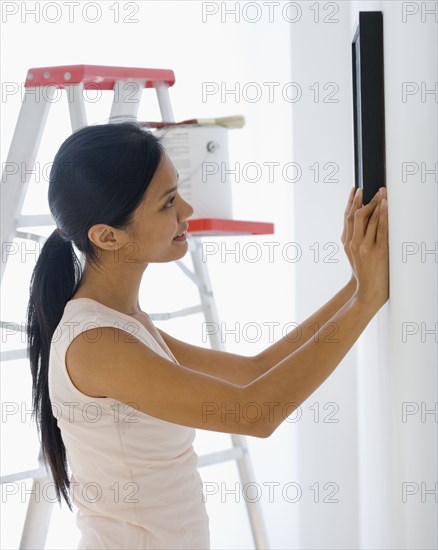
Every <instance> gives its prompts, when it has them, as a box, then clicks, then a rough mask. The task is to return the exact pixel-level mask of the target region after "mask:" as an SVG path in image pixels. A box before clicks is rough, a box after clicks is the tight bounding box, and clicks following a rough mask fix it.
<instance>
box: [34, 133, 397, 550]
mask: <svg viewBox="0 0 438 550" xmlns="http://www.w3.org/2000/svg"><path fill="white" fill-rule="evenodd" d="M177 179H178V175H177V173H176V171H175V168H174V166H173V164H172V162H171V161H170V159H169V157H168V156H167V155H166V153H165V152H164V149H163V147H162V144H161V142H160V140H159V139H158V138H157V137H156V136H154V135H153V134H152V133H150V132H148V131H145V130H144V129H142V128H141V127H140V126H139V125H137V124H136V123H122V124H106V125H96V126H89V127H85V128H83V129H81V130H79V131H77V132H75V133H74V134H72V135H71V136H70V137H69V138H68V139H67V140H65V141H64V143H63V144H62V145H61V147H60V149H59V151H58V153H57V154H56V157H55V160H54V164H53V168H52V171H51V175H50V184H49V195H48V198H49V205H50V210H51V212H52V215H53V217H54V219H55V220H56V222H57V224H58V228H57V229H56V230H55V231H54V232H53V233H52V235H50V236H49V238H48V239H47V241H46V243H45V244H44V247H43V248H42V250H41V254H40V256H39V258H38V261H37V263H36V266H35V269H34V272H33V275H32V279H31V288H30V300H29V305H28V341H29V358H30V364H31V370H32V377H33V406H34V414H35V415H36V417H37V422H38V427H39V429H40V433H41V442H42V448H43V452H44V455H45V457H46V460H47V463H48V464H49V466H50V470H51V473H52V476H53V480H54V484H55V488H56V493H57V498H58V500H61V496H62V497H63V498H64V499H65V501H66V502H67V504H68V505H69V507H70V509H72V508H71V500H70V498H71V499H72V501H73V502H74V503H75V504H76V506H77V507H78V514H77V525H78V526H79V528H80V530H81V533H82V538H81V541H80V543H79V548H130V549H132V548H209V530H208V515H207V513H206V510H205V505H204V501H203V498H202V496H203V495H202V482H201V478H200V476H199V473H198V471H197V469H196V464H197V456H196V453H195V452H194V449H193V445H192V442H193V439H194V435H195V428H202V429H206V430H213V431H218V432H226V433H235V434H245V435H252V436H255V437H263V438H265V437H269V436H270V435H271V434H272V433H273V432H274V430H275V429H276V428H277V427H278V426H279V425H280V424H281V422H283V421H284V420H285V417H284V416H283V415H282V411H283V405H284V404H290V403H291V402H293V403H295V404H296V406H297V407H298V406H299V405H300V404H301V403H303V402H304V401H305V400H306V399H307V398H308V397H309V396H310V395H311V394H312V393H313V392H314V391H315V390H316V389H317V388H318V387H319V386H320V384H322V382H324V380H325V379H326V378H327V377H328V376H329V375H330V373H331V372H332V371H333V370H334V369H335V368H336V366H337V365H338V364H339V363H340V361H341V360H342V359H343V357H344V356H345V355H346V353H347V352H348V350H349V349H350V348H351V347H352V346H353V344H354V343H355V341H356V340H357V338H358V337H359V335H360V334H361V333H362V331H363V330H364V329H365V327H366V326H367V324H368V323H369V321H370V320H371V319H372V318H373V316H374V315H375V314H376V312H377V311H378V310H379V309H380V308H381V307H382V305H383V304H384V303H385V302H386V301H387V299H388V235H387V231H388V230H387V224H388V222H387V205H386V200H381V198H382V197H384V196H386V195H385V190H384V189H383V194H382V195H378V196H376V197H374V199H373V201H372V202H370V203H369V204H368V205H366V206H362V197H361V193H360V192H359V193H356V194H355V195H354V197H353V190H354V189H352V191H351V193H350V197H349V200H348V205H347V208H346V211H345V219H344V230H343V234H342V237H341V240H342V243H343V245H344V250H345V252H346V254H347V256H348V258H349V261H350V263H351V266H352V276H351V280H350V281H349V283H348V284H347V285H345V286H344V287H343V288H342V289H341V290H340V291H339V292H338V293H337V294H336V295H335V296H334V297H333V298H332V299H331V300H330V301H329V302H327V304H325V305H324V306H323V307H322V308H321V309H320V310H319V311H318V312H316V313H315V314H314V315H313V316H312V317H310V318H309V319H308V320H307V321H305V323H303V324H302V326H301V330H303V334H306V333H308V334H307V336H306V338H305V339H304V340H302V341H300V342H297V341H296V338H293V337H291V338H283V339H281V340H280V341H278V342H276V343H274V344H273V345H271V346H270V347H269V348H267V349H266V350H264V351H262V352H261V353H260V354H258V355H257V356H254V357H245V356H240V355H236V354H232V353H226V352H221V351H216V350H209V349H204V348H200V347H196V346H192V345H189V344H186V343H184V342H181V341H179V340H177V339H175V338H173V337H171V336H170V335H168V334H166V333H165V332H164V331H162V330H159V329H156V327H155V326H154V325H153V323H152V322H151V319H150V317H149V316H148V315H147V313H145V312H143V311H142V309H141V305H140V303H139V298H138V293H139V288H140V283H141V279H142V275H143V273H144V270H145V269H146V267H147V266H148V264H149V263H152V262H170V261H173V260H178V259H180V258H182V257H183V256H184V255H185V254H186V252H187V249H188V245H187V240H186V238H185V237H184V236H181V235H183V234H185V232H186V231H187V228H188V218H190V216H191V215H192V214H193V209H192V207H191V206H190V204H188V203H187V202H186V201H185V200H184V199H183V198H182V197H181V196H180V195H179V193H178V189H177ZM72 243H74V244H75V246H76V247H77V248H78V250H79V251H80V252H82V253H83V255H84V257H85V266H84V269H83V273H82V267H81V264H80V263H79V261H78V258H77V257H76V255H75V253H74V249H73V246H72ZM327 321H330V325H328V333H332V331H333V323H336V327H337V332H336V340H335V342H336V343H335V344H334V343H333V338H324V337H323V336H324V331H325V330H326V328H327V327H324V323H326V322H327ZM315 322H318V323H319V326H321V327H322V328H321V330H320V331H319V333H318V334H319V336H321V338H315V337H314V338H311V336H312V334H313V333H312V332H311V330H310V327H311V326H314V323H315ZM249 402H251V403H257V404H259V410H260V409H261V410H262V411H263V414H262V415H260V418H258V419H257V421H255V422H254V421H253V422H251V419H249V418H247V417H246V416H245V415H240V414H224V412H225V411H227V410H228V411H229V410H237V411H239V410H242V409H243V407H244V406H245V403H249ZM277 405H278V406H277ZM239 407H240V409H239ZM291 412H292V411H291V410H290V408H289V409H288V414H290V413H291ZM67 460H68V462H67ZM68 466H70V468H71V477H69V474H68Z"/></svg>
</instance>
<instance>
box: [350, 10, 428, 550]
mask: <svg viewBox="0 0 438 550" xmlns="http://www.w3.org/2000/svg"><path fill="white" fill-rule="evenodd" d="M368 5H369V2H362V3H355V5H354V10H352V16H353V17H355V15H356V12H357V10H359V9H370V8H369V7H368ZM437 8H438V6H437V4H436V3H434V2H376V5H375V8H373V9H380V10H382V11H383V18H384V50H385V103H386V162H387V187H388V199H389V201H388V204H389V221H390V226H389V231H390V287H391V291H390V292H391V299H390V302H389V305H388V307H387V309H386V311H385V312H383V313H384V314H383V315H380V316H379V317H378V319H376V323H375V324H374V325H373V327H372V328H371V330H370V331H369V333H368V334H367V335H366V337H365V338H364V339H363V340H362V342H361V344H362V345H361V347H360V357H361V363H360V367H359V368H360V373H361V374H360V380H361V381H363V382H364V385H363V386H362V388H363V392H362V393H361V403H362V410H361V418H362V419H363V420H362V422H363V426H364V428H365V429H363V430H362V431H361V449H362V450H363V452H362V453H361V457H362V461H361V474H362V484H361V489H362V490H363V491H362V493H361V494H362V499H361V504H362V506H363V514H362V523H363V528H362V535H361V543H362V545H363V547H366V548H381V547H384V546H390V547H392V548H434V547H435V546H436V541H437V523H436V502H437V500H436V499H437V496H436V494H437V493H436V491H437V486H436V483H437V473H438V472H437V468H438V466H437V464H438V457H437V429H436V421H437V420H436V415H434V414H433V413H432V414H427V415H425V416H424V417H423V418H422V411H423V412H425V411H426V410H430V409H432V411H433V410H435V411H436V407H437V374H436V371H437V369H436V367H437V363H438V361H437V345H436V344H437V341H438V339H437V326H436V323H437V313H438V312H437V306H438V297H437V280H438V277H437V263H436V262H437V248H436V247H437V246H438V245H437V236H438V232H437V204H438V201H437V185H436V184H437V183H438V177H437V165H436V162H437V149H438V143H437V106H436V104H437V95H436V94H437V91H436V86H437V66H438V62H437V48H436V45H437V32H438V31H437V27H436V23H437V21H438V13H437ZM425 10H426V11H429V12H430V13H429V14H428V15H426V11H425ZM405 86H407V87H408V90H409V89H411V88H412V90H414V91H415V89H416V87H417V86H418V89H419V91H418V93H417V94H412V95H407V96H406V97H403V89H404V87H405ZM422 89H428V90H430V89H432V90H434V89H435V94H433V93H432V94H428V95H425V96H424V97H422V96H421V90H422ZM408 163H409V164H408ZM421 163H426V164H425V166H426V168H427V169H429V170H430V169H432V170H434V173H433V172H432V173H429V174H428V175H425V174H424V175H422V174H421ZM416 165H418V168H419V171H418V174H413V175H408V176H406V177H404V172H405V171H406V170H408V169H409V167H412V169H413V170H415V166H416ZM408 243H412V244H408ZM417 248H418V253H417V254H415V253H412V252H415V251H416V249H417ZM426 249H427V250H432V253H430V254H427V255H425V256H424V257H422V254H421V251H422V250H423V251H425V250H426ZM403 251H405V252H411V253H410V254H408V255H406V257H403ZM433 251H435V252H433ZM422 323H423V324H424V325H423V327H424V329H428V330H430V329H432V330H434V331H435V333H434V334H433V333H432V334H431V333H429V334H426V333H425V331H424V329H423V330H421V327H422ZM416 327H418V333H417V334H408V335H406V331H408V330H411V329H412V330H415V328H416ZM404 333H405V337H404V336H403V335H404ZM371 350H373V351H371ZM376 389H377V391H378V393H377V395H376ZM370 402H372V403H373V405H374V406H373V407H372V408H371V409H370V407H369V403H370ZM417 407H418V412H416V411H417ZM403 411H405V412H407V413H410V414H408V415H407V416H406V417H403ZM366 451H368V452H366ZM407 484H409V485H407ZM422 484H424V485H422ZM422 487H423V489H422ZM424 489H426V490H432V491H435V495H434V494H430V493H429V494H427V493H425V492H424ZM407 491H412V494H409V493H408V494H406V492H407ZM404 493H405V494H404ZM376 495H379V498H376ZM403 495H404V498H403Z"/></svg>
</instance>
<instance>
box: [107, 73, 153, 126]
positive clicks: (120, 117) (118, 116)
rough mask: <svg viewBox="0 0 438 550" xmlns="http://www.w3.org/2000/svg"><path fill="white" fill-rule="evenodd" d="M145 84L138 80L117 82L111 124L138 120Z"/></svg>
mask: <svg viewBox="0 0 438 550" xmlns="http://www.w3.org/2000/svg"><path fill="white" fill-rule="evenodd" d="M143 84H144V83H142V82H138V81H136V80H118V81H117V82H115V84H114V100H113V105H112V108H111V114H110V119H109V122H110V123H114V122H128V121H136V120H137V113H138V108H139V106H140V100H141V93H142V91H143Z"/></svg>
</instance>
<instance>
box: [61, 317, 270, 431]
mask: <svg viewBox="0 0 438 550" xmlns="http://www.w3.org/2000/svg"><path fill="white" fill-rule="evenodd" d="M66 367H67V371H68V374H69V376H70V378H71V380H72V383H73V384H74V385H75V386H76V387H77V388H78V390H79V391H81V392H82V393H84V394H85V395H88V396H90V397H109V398H112V399H115V400H117V401H120V402H122V403H129V404H131V405H132V404H134V407H135V408H137V409H138V410H140V411H142V412H144V413H145V414H148V415H151V416H154V417H156V418H160V419H162V420H166V421H168V422H173V423H175V424H181V425H184V426H190V427H194V428H201V429H204V430H213V431H219V432H226V433H235V434H245V435H255V436H258V437H265V435H264V434H265V426H264V425H263V423H260V424H258V425H257V424H254V423H247V422H246V420H245V419H242V418H233V415H228V416H226V418H224V416H223V415H222V414H221V410H220V408H219V407H213V412H212V407H211V403H222V404H224V405H225V406H226V407H227V409H229V408H231V407H236V404H237V403H238V402H240V400H241V398H242V387H241V386H238V385H236V384H233V383H231V382H229V381H225V380H221V379H219V378H216V377H215V376H211V375H209V374H206V373H202V372H200V371H197V370H192V369H190V368H188V367H186V366H185V365H184V364H181V363H180V364H177V363H175V362H174V361H171V360H170V359H169V358H166V357H163V356H162V355H161V354H158V353H156V352H155V351H154V350H152V349H151V348H149V347H148V346H147V345H146V344H144V343H143V342H141V341H140V340H138V339H137V338H136V337H135V336H133V335H132V334H130V333H128V332H126V331H124V330H122V329H120V328H116V327H109V326H108V327H98V328H91V329H89V330H86V331H83V332H81V333H80V334H78V335H77V336H76V337H75V338H74V339H73V340H72V342H71V343H70V345H69V347H68V349H67V352H66ZM194 388H196V391H195V392H194ZM206 404H210V408H209V409H208V414H206ZM260 434H262V435H260Z"/></svg>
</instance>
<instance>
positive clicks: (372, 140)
mask: <svg viewBox="0 0 438 550" xmlns="http://www.w3.org/2000/svg"><path fill="white" fill-rule="evenodd" d="M356 21H357V22H356V27H355V30H354V36H353V41H352V44H351V54H352V55H351V57H352V80H353V119H354V177H355V187H356V189H357V188H358V187H362V189H363V201H362V202H363V204H367V203H368V202H369V201H370V200H371V199H372V198H373V196H374V195H375V194H376V193H377V191H378V190H379V187H386V164H385V94H384V71H383V68H384V65H383V13H382V12H381V11H365V12H362V11H361V12H359V16H358V20H356Z"/></svg>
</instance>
